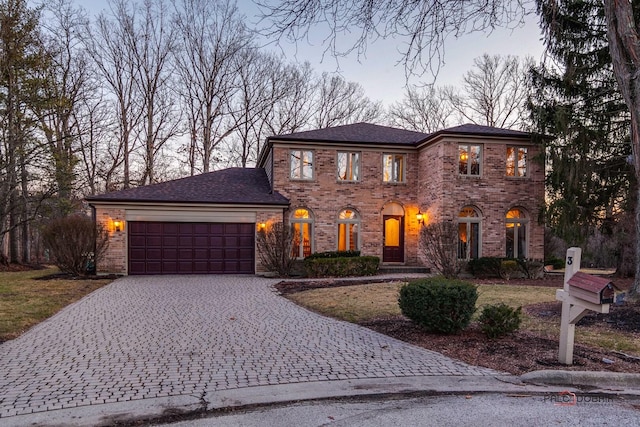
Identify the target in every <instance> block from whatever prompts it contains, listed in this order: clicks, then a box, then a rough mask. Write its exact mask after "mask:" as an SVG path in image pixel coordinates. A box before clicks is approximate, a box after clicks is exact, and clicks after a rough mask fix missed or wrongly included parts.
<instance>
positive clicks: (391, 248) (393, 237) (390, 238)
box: [382, 215, 404, 262]
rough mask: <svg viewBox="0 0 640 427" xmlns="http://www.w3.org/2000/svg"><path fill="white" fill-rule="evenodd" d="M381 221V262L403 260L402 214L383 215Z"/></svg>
mask: <svg viewBox="0 0 640 427" xmlns="http://www.w3.org/2000/svg"><path fill="white" fill-rule="evenodd" d="M382 221H383V227H382V233H383V236H382V238H383V240H384V248H383V250H382V262H404V216H402V215H384V216H383V217H382Z"/></svg>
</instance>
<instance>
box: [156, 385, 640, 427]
mask: <svg viewBox="0 0 640 427" xmlns="http://www.w3.org/2000/svg"><path fill="white" fill-rule="evenodd" d="M639 424H640V399H639V398H638V397H632V398H627V397H620V396H602V395H601V396H597V395H584V394H583V395H581V394H577V395H576V402H575V404H573V396H569V395H559V394H557V393H554V394H548V395H527V394H521V395H516V394H511V395H509V394H471V395H444V396H443V395H440V396H426V397H404V398H392V399H373V398H370V399H358V400H336V401H314V402H301V403H296V404H291V405H284V406H271V407H263V408H254V409H252V410H245V411H241V412H236V413H229V414H210V415H209V417H208V418H203V419H197V420H189V421H182V422H177V423H173V424H165V425H170V426H172V427H205V426H207V427H208V426H234V427H236V426H243V427H253V426H256V427H258V426H260V427H263V426H282V427H286V426H349V427H353V426H367V427H376V426H385V427H386V426H400V425H401V426H439V427H447V426H451V427H454V426H455V427H459V426H487V427H490V426H496V427H497V426H500V427H503V426H509V427H518V426H523V427H524V426H526V427H530V426H542V425H545V426H604V425H608V426H616V427H623V426H637V425H639ZM157 425H159V424H157Z"/></svg>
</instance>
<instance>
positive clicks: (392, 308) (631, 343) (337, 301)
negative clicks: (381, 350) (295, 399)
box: [288, 282, 640, 354]
mask: <svg viewBox="0 0 640 427" xmlns="http://www.w3.org/2000/svg"><path fill="white" fill-rule="evenodd" d="M403 284H404V283H399V282H392V283H374V284H369V285H355V286H345V287H338V288H320V289H313V290H308V291H304V292H298V293H295V294H290V295H288V298H289V299H291V300H292V301H294V302H295V303H297V304H299V305H301V306H303V307H306V308H308V309H310V310H312V311H315V312H318V313H321V314H323V315H325V316H330V317H334V318H336V319H340V320H346V321H348V322H353V323H360V322H366V321H369V320H373V319H375V318H380V317H388V316H397V315H400V314H401V312H400V308H399V307H398V291H399V289H400V287H401V286H402V285H403ZM478 295H479V296H478V302H477V303H476V307H477V308H478V310H477V311H476V313H475V317H474V318H477V316H479V314H480V310H481V309H482V307H483V306H484V305H487V304H498V303H501V302H502V303H505V304H507V305H509V306H511V307H514V308H516V307H519V306H523V307H524V306H526V305H529V304H536V303H541V302H553V301H556V290H555V288H548V287H539V286H509V285H479V286H478ZM521 329H524V330H529V331H531V332H535V333H536V334H538V335H541V336H543V337H547V338H550V339H555V340H557V339H558V338H559V336H560V319H557V320H548V319H540V318H537V317H532V316H528V315H526V314H524V318H523V323H522V326H521ZM575 342H576V343H581V344H585V345H590V346H595V347H600V348H605V349H608V350H618V351H622V352H629V353H633V354H640V341H639V340H638V338H637V337H634V336H633V334H625V333H621V332H616V331H609V330H603V329H600V328H586V327H583V328H581V327H580V326H579V325H578V326H577V327H576V338H575Z"/></svg>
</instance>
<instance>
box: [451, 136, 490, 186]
mask: <svg viewBox="0 0 640 427" xmlns="http://www.w3.org/2000/svg"><path fill="white" fill-rule="evenodd" d="M460 147H467V152H470V151H471V147H480V153H479V158H478V174H477V175H472V174H470V173H469V172H470V170H471V162H470V161H469V159H467V173H460ZM483 163H484V144H472V143H466V142H459V143H458V147H457V151H456V169H457V171H458V176H460V177H464V178H480V177H482V173H483V172H484V167H483V166H482V165H483Z"/></svg>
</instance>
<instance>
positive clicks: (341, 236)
mask: <svg viewBox="0 0 640 427" xmlns="http://www.w3.org/2000/svg"><path fill="white" fill-rule="evenodd" d="M346 228H347V224H338V250H339V251H346V250H347V230H346Z"/></svg>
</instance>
